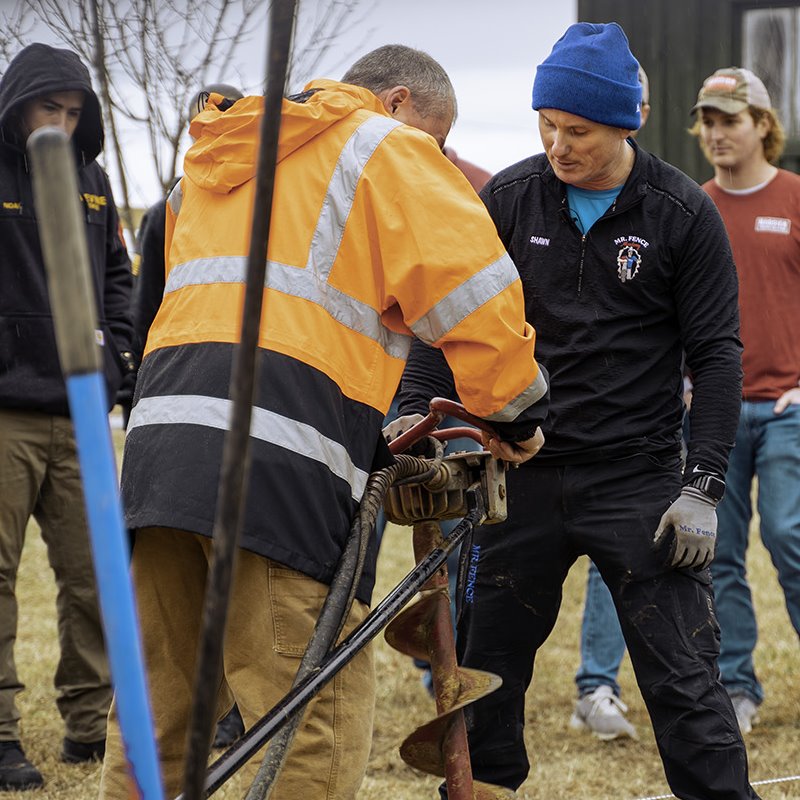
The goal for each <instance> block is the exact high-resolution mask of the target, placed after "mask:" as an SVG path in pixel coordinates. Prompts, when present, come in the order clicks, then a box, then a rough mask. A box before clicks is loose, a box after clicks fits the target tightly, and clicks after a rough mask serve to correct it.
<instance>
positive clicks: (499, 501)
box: [383, 452, 507, 525]
mask: <svg viewBox="0 0 800 800" xmlns="http://www.w3.org/2000/svg"><path fill="white" fill-rule="evenodd" d="M434 472H435V474H434V475H433V476H432V477H431V478H430V479H429V480H427V481H425V482H424V483H405V484H402V485H400V486H392V487H391V488H390V489H389V492H388V494H387V495H386V499H385V500H384V504H383V507H384V511H385V512H386V519H388V520H389V522H394V523H396V524H397V525H414V524H415V523H417V522H421V521H423V520H443V519H461V518H463V517H464V516H465V515H466V513H467V490H468V489H469V488H470V487H472V486H476V485H477V487H479V489H480V491H481V493H482V494H483V499H484V503H485V506H486V520H485V522H486V523H491V522H502V521H503V520H504V519H505V518H506V515H507V507H506V469H505V463H504V462H503V461H498V460H497V459H496V458H493V457H492V456H491V455H490V454H489V453H487V452H464V453H454V454H453V455H449V456H445V458H444V459H443V460H442V462H441V463H440V464H439V465H438V466H437V467H436V468H435V470H434Z"/></svg>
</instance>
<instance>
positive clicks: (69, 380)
mask: <svg viewBox="0 0 800 800" xmlns="http://www.w3.org/2000/svg"><path fill="white" fill-rule="evenodd" d="M27 147H28V153H29V155H30V161H31V174H32V177H33V191H34V203H35V206H36V214H37V217H38V220H39V237H40V239H41V242H42V253H43V255H44V261H45V267H46V269H47V278H48V285H49V293H50V304H51V306H52V309H53V320H54V323H55V330H56V343H57V345H58V355H59V359H60V361H61V368H62V371H63V372H64V378H65V381H66V384H67V394H68V397H69V406H70V413H71V416H72V422H73V425H74V428H75V440H76V444H77V449H78V461H79V464H80V469H81V477H82V479H83V495H84V501H85V503H86V512H87V518H88V521H89V533H90V537H91V542H92V553H93V558H94V571H95V577H96V581H97V589H98V595H99V598H100V611H101V613H102V616H103V625H104V628H105V635H106V649H107V651H108V658H109V662H110V666H111V676H112V679H113V682H114V689H115V693H116V704H117V713H118V716H119V724H120V730H121V733H122V739H123V742H124V744H125V750H126V757H127V759H128V762H129V765H130V776H131V780H132V782H133V784H134V786H133V787H132V793H133V792H134V791H135V792H136V796H137V797H139V798H143V800H163V797H164V791H163V788H162V785H161V773H160V769H159V762H158V753H157V751H156V743H155V738H154V735H153V721H152V716H151V713H150V703H149V700H148V695H147V686H146V678H145V670H144V659H143V657H142V650H141V645H140V641H139V628H138V625H137V619H136V611H135V606H134V599H133V586H132V584H131V579H130V573H129V570H128V544H127V532H126V530H125V527H124V524H123V520H122V508H121V506H120V501H119V489H118V483H117V469H116V461H115V458H114V448H113V446H112V443H111V431H110V430H109V425H108V414H107V411H106V408H107V406H106V390H105V381H104V379H103V375H102V373H101V371H100V364H101V360H100V357H99V352H98V345H97V342H96V340H95V330H96V328H97V323H96V311H95V309H96V301H95V298H94V292H93V289H92V284H91V280H90V275H89V256H88V251H87V247H86V231H85V223H84V222H83V220H82V219H81V214H80V206H79V199H78V198H79V194H78V180H77V173H76V169H75V158H74V155H73V152H72V147H71V145H70V143H69V139H68V137H67V136H66V134H65V133H64V132H63V131H62V130H61V129H59V128H51V127H44V128H39V129H38V130H36V131H34V132H33V133H32V134H31V136H30V138H29V139H28V145H27Z"/></svg>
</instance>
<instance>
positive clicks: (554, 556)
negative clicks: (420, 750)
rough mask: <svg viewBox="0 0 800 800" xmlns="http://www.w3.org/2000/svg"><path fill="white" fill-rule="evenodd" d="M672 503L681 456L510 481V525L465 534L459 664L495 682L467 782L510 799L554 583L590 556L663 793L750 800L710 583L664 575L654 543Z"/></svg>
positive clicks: (555, 593)
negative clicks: (609, 604)
mask: <svg viewBox="0 0 800 800" xmlns="http://www.w3.org/2000/svg"><path fill="white" fill-rule="evenodd" d="M679 492H680V464H679V460H678V458H677V456H676V457H672V456H670V457H667V458H662V459H659V458H656V457H654V456H650V455H644V454H639V455H635V456H632V457H628V458H623V459H618V460H614V461H609V462H604V463H602V464H597V463H594V464H579V465H570V466H558V467H555V466H553V467H548V466H529V467H523V468H521V469H516V470H511V471H510V472H509V473H508V497H509V516H508V520H507V521H506V522H504V523H501V524H498V525H486V526H484V527H482V528H480V529H479V530H477V531H476V532H475V537H474V539H473V543H472V551H471V553H470V566H471V569H470V570H469V572H468V575H467V580H466V583H465V586H464V587H463V596H462V598H461V600H462V614H461V617H460V620H459V625H458V650H459V660H460V663H462V664H463V665H464V666H468V667H474V668H477V669H485V670H488V671H490V672H494V673H496V674H499V675H500V677H502V679H503V685H502V687H501V688H500V689H499V690H498V691H496V692H494V693H493V694H491V695H489V696H488V697H486V698H484V699H483V700H481V701H479V702H477V703H475V704H474V705H472V706H469V707H468V709H467V725H468V732H469V742H470V753H471V756H472V765H473V771H474V774H475V777H476V778H478V779H480V780H483V781H487V782H489V783H496V784H499V785H502V786H506V787H508V788H511V789H517V788H518V787H519V786H520V784H522V782H523V781H524V780H525V777H526V776H527V774H528V768H529V764H528V757H527V753H526V751H525V743H524V740H523V726H524V722H525V692H526V689H527V688H528V685H529V683H530V681H531V678H532V676H533V663H534V659H535V656H536V651H537V650H538V648H539V647H540V646H541V645H542V644H543V643H544V641H545V639H547V637H548V635H549V634H550V631H551V630H552V629H553V626H554V625H555V622H556V617H557V615H558V610H559V607H560V605H561V596H562V584H563V582H564V578H565V577H566V575H567V572H568V571H569V569H570V567H571V566H572V564H573V563H574V562H575V560H576V559H577V557H578V556H580V555H582V554H586V555H588V556H589V557H590V558H591V559H592V560H593V561H594V562H595V564H597V566H598V568H599V570H600V573H601V575H602V576H603V578H604V580H605V582H606V583H607V584H608V587H609V589H610V590H611V594H612V596H613V598H614V603H615V605H616V608H617V613H618V614H619V618H620V622H621V624H622V630H623V633H624V635H625V641H626V643H627V645H628V650H629V653H630V657H631V662H632V663H633V668H634V671H635V673H636V679H637V682H638V684H639V688H640V690H641V692H642V696H643V697H644V701H645V703H646V705H647V710H648V712H649V714H650V719H651V721H652V724H653V729H654V731H655V738H656V742H657V743H658V749H659V753H660V755H661V759H662V762H663V764H664V771H665V773H666V777H667V781H668V782H669V786H670V788H671V790H672V791H673V792H674V794H675V795H676V796H677V797H679V798H682V800H745V798H746V799H747V800H752V799H753V798H757V797H758V795H756V793H755V792H754V791H753V789H752V788H751V787H750V785H749V781H748V771H747V756H746V753H745V748H744V743H743V741H742V737H741V734H740V732H739V727H738V725H737V723H736V716H735V714H734V712H733V708H732V706H731V702H730V699H729V698H728V695H727V693H726V691H725V689H724V688H723V686H722V684H721V683H720V680H719V671H718V669H717V657H718V654H719V626H718V624H717V620H716V616H715V613H714V598H713V593H712V590H711V585H710V575H709V572H708V570H705V571H703V572H701V573H699V574H698V573H695V572H694V571H691V570H674V569H671V568H669V567H667V566H666V548H661V549H660V550H659V551H656V550H655V549H654V548H653V545H652V539H653V535H654V532H655V530H656V528H657V526H658V522H659V519H660V517H661V515H662V514H663V513H664V511H665V510H666V508H667V506H668V505H669V504H670V502H671V501H672V500H674V499H675V498H676V497H677V496H678V494H679Z"/></svg>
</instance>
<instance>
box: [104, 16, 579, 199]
mask: <svg viewBox="0 0 800 800" xmlns="http://www.w3.org/2000/svg"><path fill="white" fill-rule="evenodd" d="M576 8H577V2H576V0H363V2H362V4H361V7H360V9H359V12H358V14H357V15H355V16H357V17H358V20H359V21H358V22H357V24H352V25H351V26H350V27H349V28H348V29H347V30H344V31H342V32H341V33H340V34H339V35H338V36H337V39H336V42H335V45H334V46H333V47H332V48H331V50H330V51H329V52H328V54H327V56H326V58H325V60H324V61H323V63H322V64H321V65H320V68H319V69H318V70H316V75H315V76H314V77H325V78H334V79H338V78H340V77H341V76H342V74H343V73H344V71H345V70H346V69H347V67H348V66H349V65H350V64H351V63H352V62H353V61H355V60H356V59H357V58H358V57H360V56H361V55H363V54H364V53H366V52H368V51H370V50H372V49H374V48H375V47H379V46H380V45H383V44H406V45H409V46H411V47H416V48H419V49H421V50H425V51H426V52H428V53H430V55H432V56H433V57H434V58H435V59H436V60H437V61H439V63H441V64H442V66H443V67H444V68H445V69H446V70H447V72H448V74H449V75H450V78H451V80H452V81H453V85H454V87H455V90H456V95H457V98H458V104H459V116H458V120H457V122H456V124H455V127H454V128H453V130H452V132H451V134H450V137H449V139H448V144H449V145H450V146H452V147H453V148H454V149H455V150H456V151H457V152H458V153H459V155H460V156H462V157H463V158H466V159H467V160H469V161H472V162H474V163H476V164H478V165H480V166H482V167H484V168H485V169H488V170H489V171H491V172H496V171H497V170H499V169H501V168H502V167H505V166H508V165H509V164H512V163H514V162H515V161H519V160H520V159H521V158H525V157H526V156H528V155H531V154H532V153H535V152H540V151H541V149H542V148H541V142H540V141H539V133H538V130H537V128H536V114H535V112H534V111H532V110H531V89H532V86H533V76H534V72H535V70H536V65H537V64H540V63H541V62H542V60H544V58H545V57H546V56H547V54H548V53H549V52H550V49H551V48H552V46H553V44H554V43H555V41H556V40H557V39H558V38H559V37H560V36H561V34H562V33H563V32H564V31H565V30H566V28H567V27H568V26H569V25H570V24H571V23H572V22H574V21H575V19H576V15H577V11H576ZM251 46H252V48H253V57H252V59H250V61H251V63H252V64H253V69H254V73H253V76H252V78H251V81H248V79H249V78H250V76H237V75H230V76H228V75H220V77H219V80H220V81H223V82H227V83H234V84H236V83H238V82H239V81H240V79H241V78H244V83H245V84H247V83H249V82H250V87H248V88H252V86H254V85H257V83H258V80H259V76H260V73H261V71H263V65H264V63H265V55H264V53H263V51H262V50H261V48H260V46H259V45H258V44H253V45H251ZM292 88H293V89H297V88H299V87H292ZM187 144H188V137H187ZM111 167H112V165H110V164H109V168H110V169H111ZM112 177H113V174H112ZM135 189H136V191H135V202H140V203H142V204H144V205H147V204H149V203H152V202H155V200H157V199H158V191H159V190H158V188H157V186H156V184H155V181H150V180H149V178H148V175H147V174H146V173H145V174H142V175H140V176H138V183H137V185H136V186H135Z"/></svg>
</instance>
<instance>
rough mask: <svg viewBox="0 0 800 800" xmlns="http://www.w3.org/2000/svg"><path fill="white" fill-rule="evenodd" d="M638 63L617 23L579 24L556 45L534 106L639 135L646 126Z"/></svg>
mask: <svg viewBox="0 0 800 800" xmlns="http://www.w3.org/2000/svg"><path fill="white" fill-rule="evenodd" d="M641 101H642V85H641V83H639V62H638V61H637V60H636V59H635V58H634V57H633V54H632V53H631V51H630V47H629V46H628V39H627V37H626V36H625V32H624V31H623V30H622V28H620V26H619V25H617V23H616V22H609V23H607V24H601V25H594V24H592V23H589V22H578V23H576V24H575V25H570V27H569V28H567V32H566V33H565V34H564V35H563V36H562V37H561V38H560V39H559V40H558V41H557V42H556V43H555V45H553V49H552V51H551V52H550V55H549V56H548V57H547V58H546V59H545V60H544V61H543V62H542V63H541V64H540V65H539V67H538V69H537V70H536V77H535V79H534V81H533V108H534V109H535V110H538V109H540V108H557V109H558V110H559V111H566V112H568V113H570V114H576V115H577V116H579V117H584V118H585V119H590V120H592V121H593V122H600V123H602V124H603V125H611V126H612V127H614V128H625V129H626V130H630V131H635V130H637V129H638V128H639V126H640V124H641V115H640V105H641Z"/></svg>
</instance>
